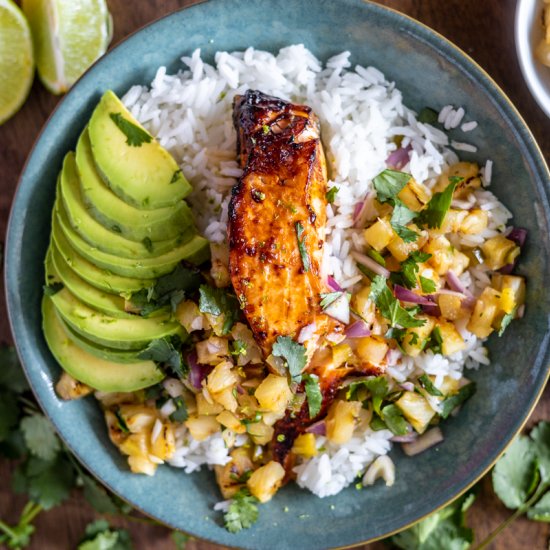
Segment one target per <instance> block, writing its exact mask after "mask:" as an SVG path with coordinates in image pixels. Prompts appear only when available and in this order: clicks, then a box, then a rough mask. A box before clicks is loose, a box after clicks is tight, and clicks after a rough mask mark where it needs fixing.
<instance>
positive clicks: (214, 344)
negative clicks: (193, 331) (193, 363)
mask: <svg viewBox="0 0 550 550" xmlns="http://www.w3.org/2000/svg"><path fill="white" fill-rule="evenodd" d="M196 350H197V361H198V362H199V363H200V364H202V365H217V364H218V363H219V362H220V361H222V360H223V359H224V358H225V357H227V356H228V355H229V343H228V341H227V338H219V337H218V336H210V338H208V339H207V340H203V341H202V342H198V343H197V345H196Z"/></svg>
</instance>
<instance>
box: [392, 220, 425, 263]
mask: <svg viewBox="0 0 550 550" xmlns="http://www.w3.org/2000/svg"><path fill="white" fill-rule="evenodd" d="M407 229H410V230H411V231H414V232H415V233H419V231H418V228H417V227H416V226H415V225H412V224H411V225H408V226H407ZM421 246H422V240H421V239H420V238H417V239H416V241H411V242H410V243H406V242H405V241H404V240H403V239H402V238H401V237H400V236H399V235H397V234H395V233H394V238H393V239H392V240H391V242H390V243H389V244H388V250H389V251H390V253H391V255H392V256H393V257H394V258H395V259H396V260H397V261H398V262H404V261H405V260H406V259H407V258H408V257H409V254H410V253H411V252H414V251H415V250H418V249H419V248H420V247H421Z"/></svg>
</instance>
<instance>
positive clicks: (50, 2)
mask: <svg viewBox="0 0 550 550" xmlns="http://www.w3.org/2000/svg"><path fill="white" fill-rule="evenodd" d="M22 7H23V11H24V12H25V15H26V16H27V18H28V20H29V23H30V26H31V30H32V35H33V41H34V55H35V58H36V66H37V69H38V76H39V77H40V80H42V83H43V84H44V86H46V88H48V90H50V92H52V93H54V94H62V93H64V92H66V91H67V90H68V89H69V88H70V87H71V86H72V85H73V84H74V83H75V81H76V80H77V79H78V78H79V77H80V76H81V75H82V74H83V73H84V71H86V69H87V68H88V67H89V66H90V65H91V64H92V63H93V62H94V61H95V60H96V59H98V58H99V57H100V56H102V55H103V54H104V53H105V51H106V50H107V47H108V46H109V42H110V41H111V20H110V14H109V10H108V9H107V4H106V2H105V0H23V2H22Z"/></svg>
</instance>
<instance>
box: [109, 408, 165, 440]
mask: <svg viewBox="0 0 550 550" xmlns="http://www.w3.org/2000/svg"><path fill="white" fill-rule="evenodd" d="M118 411H119V415H120V416H121V417H122V418H123V419H124V422H125V423H126V426H127V427H128V429H129V430H130V431H131V432H132V433H139V432H142V431H143V430H146V429H149V428H151V427H152V426H153V424H154V422H155V420H156V419H157V412H156V410H155V409H151V408H149V407H145V406H144V405H121V406H120V407H119V409H118Z"/></svg>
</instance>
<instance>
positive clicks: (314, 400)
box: [304, 374, 323, 418]
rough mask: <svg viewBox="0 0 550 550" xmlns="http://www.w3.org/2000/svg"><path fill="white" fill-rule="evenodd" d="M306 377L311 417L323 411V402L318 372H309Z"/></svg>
mask: <svg viewBox="0 0 550 550" xmlns="http://www.w3.org/2000/svg"><path fill="white" fill-rule="evenodd" d="M304 378H305V390H306V397H307V406H308V410H309V417H310V418H315V417H316V416H317V415H318V414H319V412H320V411H321V405H322V404H323V394H322V393H321V387H320V386H319V377H318V376H317V375H316V374H308V375H306V376H305V377H304Z"/></svg>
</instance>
